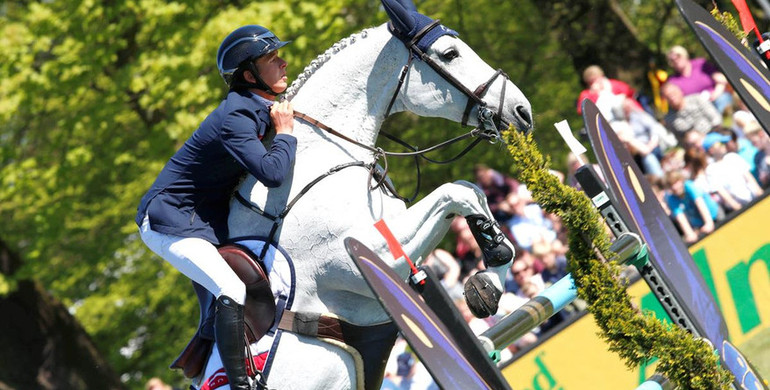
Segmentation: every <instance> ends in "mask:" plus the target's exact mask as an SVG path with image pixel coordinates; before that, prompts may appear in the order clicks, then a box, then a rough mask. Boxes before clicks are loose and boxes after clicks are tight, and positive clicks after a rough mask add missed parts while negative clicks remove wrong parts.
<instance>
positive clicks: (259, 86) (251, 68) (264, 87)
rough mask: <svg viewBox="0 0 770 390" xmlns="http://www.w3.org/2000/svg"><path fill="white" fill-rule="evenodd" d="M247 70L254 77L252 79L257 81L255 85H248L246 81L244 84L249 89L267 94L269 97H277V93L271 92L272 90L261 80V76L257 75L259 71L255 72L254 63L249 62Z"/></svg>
mask: <svg viewBox="0 0 770 390" xmlns="http://www.w3.org/2000/svg"><path fill="white" fill-rule="evenodd" d="M248 67H249V68H248V70H249V71H250V72H251V74H252V75H253V76H254V78H255V79H256V80H257V82H256V83H250V82H248V81H246V82H245V84H247V85H248V86H249V87H252V88H256V89H259V90H262V91H265V92H267V93H268V94H270V95H273V96H278V95H279V94H278V92H275V91H273V89H272V88H270V86H269V85H267V83H265V81H264V80H262V76H260V75H259V70H257V66H256V65H254V61H249V65H248Z"/></svg>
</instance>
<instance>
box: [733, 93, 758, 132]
mask: <svg viewBox="0 0 770 390" xmlns="http://www.w3.org/2000/svg"><path fill="white" fill-rule="evenodd" d="M736 101H737V103H738V104H737V105H738V109H737V110H736V111H735V112H733V130H735V132H736V133H738V136H741V137H745V136H746V134H745V130H744V128H745V127H746V125H747V124H749V122H756V121H757V118H755V117H754V114H752V113H751V111H749V109H748V108H746V103H744V102H743V100H740V99H736Z"/></svg>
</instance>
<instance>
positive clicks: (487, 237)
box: [465, 214, 513, 268]
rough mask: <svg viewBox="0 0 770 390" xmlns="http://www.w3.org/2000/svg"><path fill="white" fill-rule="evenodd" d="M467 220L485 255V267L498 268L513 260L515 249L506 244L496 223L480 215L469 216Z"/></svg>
mask: <svg viewBox="0 0 770 390" xmlns="http://www.w3.org/2000/svg"><path fill="white" fill-rule="evenodd" d="M465 219H466V220H467V221H468V226H469V227H470V229H471V233H473V238H474V239H476V242H477V243H478V244H479V248H481V253H482V254H483V255H484V266H486V267H487V268H489V267H498V266H501V265H504V264H507V263H508V262H510V261H511V259H513V249H512V248H511V247H509V246H508V244H506V242H505V235H504V234H503V232H501V231H500V229H499V228H498V226H497V223H496V222H495V221H491V220H489V218H487V217H485V216H483V215H480V214H474V215H469V216H467V217H465Z"/></svg>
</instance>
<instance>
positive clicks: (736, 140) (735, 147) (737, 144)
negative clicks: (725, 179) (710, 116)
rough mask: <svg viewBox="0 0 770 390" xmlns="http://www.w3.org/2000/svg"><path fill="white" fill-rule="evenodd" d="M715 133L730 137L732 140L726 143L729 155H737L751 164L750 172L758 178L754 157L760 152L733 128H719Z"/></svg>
mask: <svg viewBox="0 0 770 390" xmlns="http://www.w3.org/2000/svg"><path fill="white" fill-rule="evenodd" d="M714 131H716V132H719V133H721V134H725V135H728V136H730V140H729V141H727V143H725V147H726V148H727V152H728V153H737V154H738V155H739V156H741V158H743V160H744V161H746V163H747V164H749V170H751V174H752V175H754V177H755V178H756V165H755V164H754V156H755V155H756V154H757V152H758V151H759V150H757V148H755V147H754V145H752V144H751V141H749V140H748V139H747V138H746V137H743V136H741V137H739V136H738V133H737V132H736V131H735V130H733V129H732V128H727V127H722V126H720V127H718V128H716V129H714Z"/></svg>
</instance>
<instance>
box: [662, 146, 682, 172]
mask: <svg viewBox="0 0 770 390" xmlns="http://www.w3.org/2000/svg"><path fill="white" fill-rule="evenodd" d="M660 166H661V167H662V168H663V172H670V171H680V170H682V169H684V149H682V148H673V149H670V150H669V151H667V152H666V153H664V154H663V159H662V160H660Z"/></svg>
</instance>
